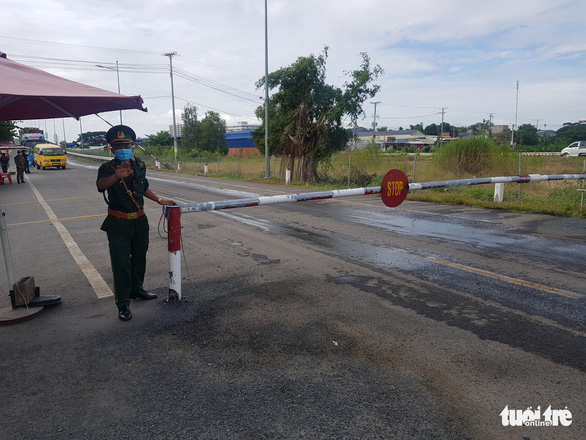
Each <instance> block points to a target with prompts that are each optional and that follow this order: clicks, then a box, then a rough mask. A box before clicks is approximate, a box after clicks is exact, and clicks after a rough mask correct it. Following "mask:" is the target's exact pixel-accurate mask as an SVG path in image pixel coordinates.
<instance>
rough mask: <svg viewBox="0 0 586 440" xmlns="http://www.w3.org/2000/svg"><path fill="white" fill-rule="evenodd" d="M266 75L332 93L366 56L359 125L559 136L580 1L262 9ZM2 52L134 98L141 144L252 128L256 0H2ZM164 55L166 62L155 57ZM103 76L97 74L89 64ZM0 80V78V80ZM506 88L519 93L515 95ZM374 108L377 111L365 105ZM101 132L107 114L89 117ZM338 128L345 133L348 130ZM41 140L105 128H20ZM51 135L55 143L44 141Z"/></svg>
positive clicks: (47, 124)
mask: <svg viewBox="0 0 586 440" xmlns="http://www.w3.org/2000/svg"><path fill="white" fill-rule="evenodd" d="M267 6H268V15H267V17H268V70H269V72H272V71H275V70H277V69H279V68H281V67H287V66H289V65H291V64H293V63H294V62H295V61H296V59H297V58H298V57H301V56H309V55H311V54H314V55H319V54H320V53H321V52H322V51H323V48H324V46H328V47H329V49H328V59H327V64H326V69H327V82H328V83H329V84H332V85H335V86H338V87H342V86H343V84H344V83H345V82H346V81H347V80H348V77H347V76H345V72H348V71H352V70H355V69H358V68H359V66H360V64H361V61H362V58H361V56H360V53H362V52H366V53H367V54H368V56H369V57H370V60H371V63H372V64H373V65H380V66H381V67H382V68H383V69H384V72H385V73H384V75H383V76H382V77H381V78H380V79H379V80H378V81H377V83H378V84H380V85H381V89H380V91H379V93H378V94H377V95H376V96H375V97H374V98H372V99H369V100H367V101H366V102H365V103H364V106H363V110H364V118H363V119H360V120H359V121H358V123H359V125H360V126H363V127H372V123H373V118H374V112H375V107H376V117H377V123H378V126H379V127H380V126H386V127H388V128H389V129H399V128H401V127H402V128H406V129H407V128H409V126H410V125H415V124H418V123H423V125H424V126H427V125H429V124H432V123H436V124H438V125H439V124H440V123H441V121H442V111H443V117H444V121H445V122H448V123H450V124H452V125H455V126H468V125H472V124H474V123H476V122H481V121H482V120H484V119H486V120H489V119H490V120H491V121H492V122H493V123H494V124H497V125H499V124H506V125H512V124H514V123H515V121H517V127H518V126H520V125H522V124H532V125H535V126H537V127H538V128H539V129H544V128H545V129H552V130H557V129H559V128H560V127H561V126H562V124H563V123H565V122H578V121H579V120H584V119H586V2H585V1H584V0H514V1H510V0H506V1H505V0H493V1H492V2H486V1H480V0H443V1H442V2H438V1H435V0H410V1H408V2H406V1H398V0H362V1H361V2H350V1H344V0H317V1H316V0H313V1H310V0H267ZM2 18H3V20H2V26H1V27H0V51H1V52H5V53H6V54H7V56H8V58H9V59H11V60H14V61H17V62H20V63H22V64H26V65H29V66H32V67H37V68H40V69H43V70H46V71H48V72H50V73H52V74H55V75H59V76H62V77H65V78H67V79H70V80H73V81H78V82H82V83H85V84H89V85H92V86H94V87H99V88H103V89H107V90H110V91H114V92H116V91H118V81H117V72H116V63H117V62H118V75H119V83H120V92H121V93H122V94H124V95H132V96H133V95H140V96H142V98H143V99H144V102H145V104H144V105H145V106H146V107H147V108H148V112H147V113H143V112H140V111H138V110H127V111H123V112H122V119H123V123H124V124H125V125H129V126H131V127H132V128H134V129H135V131H136V133H137V135H138V136H139V137H143V136H146V135H149V134H156V133H157V132H159V131H168V130H169V126H170V125H171V124H172V121H173V105H172V99H171V96H172V93H171V75H170V61H171V60H172V63H173V71H174V75H173V85H174V97H175V115H176V120H177V122H178V123H180V122H181V113H182V110H183V108H184V107H185V106H186V105H187V104H191V105H195V106H196V107H197V108H198V117H199V118H200V119H201V118H203V117H204V116H205V113H206V112H207V111H210V110H213V111H215V112H217V113H219V114H220V115H221V117H222V118H223V119H225V120H226V124H227V125H228V126H232V125H237V124H238V123H240V122H247V123H249V124H259V123H260V121H259V120H257V119H256V117H255V109H256V108H257V107H258V106H259V105H261V104H262V102H263V101H262V100H263V99H264V89H257V88H256V87H255V83H256V81H258V80H259V79H260V78H262V77H263V76H264V73H265V2H264V1H263V0H213V1H209V0H208V1H202V0H101V1H99V2H97V1H95V0H91V1H90V0H77V1H75V2H71V1H68V0H67V1H66V0H34V1H26V0H25V1H23V0H3V1H2ZM172 52H175V53H176V55H175V56H173V57H172V58H170V57H169V56H165V55H164V54H165V53H167V54H168V53H172ZM98 65H99V66H103V67H97V66H98ZM0 81H1V78H0ZM517 82H518V87H517ZM374 102H377V103H378V104H377V105H376V106H375V105H374V104H373V103H374ZM100 116H101V117H102V118H104V119H105V120H106V121H108V122H110V123H112V124H114V125H115V124H118V123H119V122H120V114H119V112H109V113H103V114H101V115H100ZM345 122H347V123H349V120H346V121H345ZM22 125H24V126H36V127H39V128H42V129H43V130H45V131H46V133H47V136H48V138H49V140H51V141H54V140H58V141H61V140H63V138H64V137H65V138H66V140H67V141H68V142H71V141H73V140H75V139H76V138H77V136H78V134H79V132H80V125H81V130H83V132H87V131H106V130H107V129H108V128H109V125H108V123H107V122H105V121H104V120H102V119H100V118H98V117H97V116H94V115H91V116H84V117H83V118H81V124H80V122H78V121H76V120H74V119H71V118H70V119H64V120H61V119H58V120H43V121H38V120H36V121H25V122H23V123H22ZM55 137H56V138H55Z"/></svg>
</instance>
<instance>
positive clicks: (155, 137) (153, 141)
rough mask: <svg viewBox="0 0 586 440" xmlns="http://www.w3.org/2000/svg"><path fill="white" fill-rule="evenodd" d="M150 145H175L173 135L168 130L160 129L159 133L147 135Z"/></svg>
mask: <svg viewBox="0 0 586 440" xmlns="http://www.w3.org/2000/svg"><path fill="white" fill-rule="evenodd" d="M147 137H148V138H149V145H153V146H157V147H170V146H172V145H173V137H172V136H171V134H170V133H169V132H168V131H159V132H157V134H149V135H147Z"/></svg>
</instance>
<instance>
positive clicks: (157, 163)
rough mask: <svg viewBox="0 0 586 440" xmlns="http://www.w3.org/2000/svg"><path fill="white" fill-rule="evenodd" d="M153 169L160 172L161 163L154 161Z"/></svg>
mask: <svg viewBox="0 0 586 440" xmlns="http://www.w3.org/2000/svg"><path fill="white" fill-rule="evenodd" d="M155 168H156V169H157V170H160V169H161V162H159V161H158V160H155Z"/></svg>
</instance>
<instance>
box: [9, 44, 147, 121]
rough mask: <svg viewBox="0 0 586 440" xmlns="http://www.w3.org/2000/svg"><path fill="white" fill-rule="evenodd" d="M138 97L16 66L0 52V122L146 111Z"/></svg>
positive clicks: (16, 64)
mask: <svg viewBox="0 0 586 440" xmlns="http://www.w3.org/2000/svg"><path fill="white" fill-rule="evenodd" d="M142 103H143V101H142V98H141V97H140V96H124V95H119V94H118V93H113V92H108V91H107V90H103V89H98V88H97V87H92V86H88V85H85V84H81V83H78V82H75V81H70V80H68V79H65V78H61V77H59V76H55V75H51V74H50V73H47V72H45V71H43V70H39V69H35V68H33V67H28V66H25V65H24V64H19V63H16V62H14V61H11V60H9V59H7V58H6V54H5V53H3V52H0V121H19V120H25V119H52V118H68V117H72V118H75V119H79V117H80V116H84V115H91V114H96V113H101V112H108V111H113V110H126V109H137V110H142V111H143V112H146V111H147V109H146V108H144V107H143V106H142Z"/></svg>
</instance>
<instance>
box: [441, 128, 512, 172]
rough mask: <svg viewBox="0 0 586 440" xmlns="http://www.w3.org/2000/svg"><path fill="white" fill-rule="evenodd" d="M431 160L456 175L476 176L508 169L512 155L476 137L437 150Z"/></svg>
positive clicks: (506, 150)
mask: <svg viewBox="0 0 586 440" xmlns="http://www.w3.org/2000/svg"><path fill="white" fill-rule="evenodd" d="M433 158H434V161H437V164H438V165H439V166H440V167H441V168H442V169H448V170H451V171H453V172H454V173H455V174H456V175H470V174H471V175H474V176H476V175H485V174H486V173H489V172H491V171H497V170H499V171H500V170H503V169H507V168H510V164H511V163H512V160H513V155H512V154H511V151H510V150H509V148H508V147H505V146H500V145H497V144H495V143H494V141H493V140H492V139H486V138H484V137H480V136H476V137H471V138H468V139H463V138H462V139H457V140H455V141H451V142H449V143H447V144H445V145H444V146H442V147H441V148H437V149H436V151H435V153H434V156H433Z"/></svg>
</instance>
